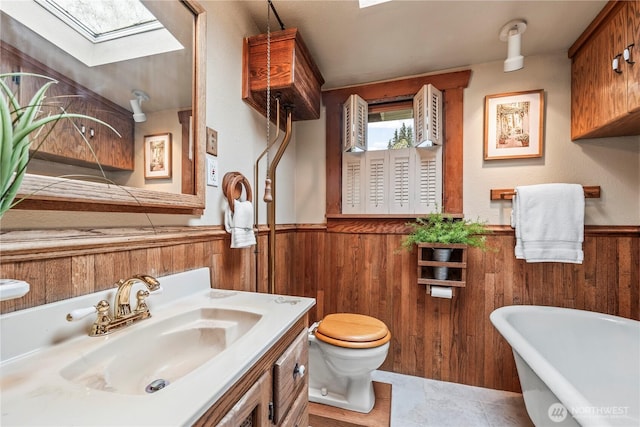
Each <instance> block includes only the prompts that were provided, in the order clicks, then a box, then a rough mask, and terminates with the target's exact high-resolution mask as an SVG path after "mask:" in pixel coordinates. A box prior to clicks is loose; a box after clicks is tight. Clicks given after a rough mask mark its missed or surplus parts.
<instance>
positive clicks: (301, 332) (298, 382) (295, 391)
mask: <svg viewBox="0 0 640 427" xmlns="http://www.w3.org/2000/svg"><path fill="white" fill-rule="evenodd" d="M307 322H308V318H307V316H306V315H305V316H304V318H302V319H300V320H299V321H298V322H296V324H295V325H294V326H293V327H292V328H291V329H289V331H287V332H286V333H285V335H284V336H283V337H282V338H280V339H279V340H278V341H277V342H276V344H275V345H274V346H273V347H272V348H271V349H269V350H268V351H267V353H266V354H265V355H264V356H262V357H261V358H260V360H259V361H258V362H257V363H255V364H254V365H253V366H252V367H251V369H250V370H249V371H248V372H247V373H246V374H245V375H244V376H243V377H242V378H241V379H240V380H239V381H238V382H237V383H236V384H235V385H234V386H233V387H231V389H230V390H229V391H228V392H227V393H225V394H224V395H223V396H222V397H221V398H220V399H219V400H218V401H217V402H216V403H215V404H214V405H213V406H212V407H211V408H209V409H208V410H207V411H206V413H205V414H204V415H203V416H202V417H200V419H199V420H198V421H196V423H195V424H194V426H199V427H205V426H216V427H240V426H242V427H249V426H253V427H271V426H282V427H303V426H304V427H307V426H308V425H309V411H308V404H309V379H308V374H307V372H306V368H307V366H308V358H309V344H308V338H307V328H306V325H307Z"/></svg>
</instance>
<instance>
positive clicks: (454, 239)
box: [402, 212, 490, 280]
mask: <svg viewBox="0 0 640 427" xmlns="http://www.w3.org/2000/svg"><path fill="white" fill-rule="evenodd" d="M407 225H408V226H409V227H411V228H412V232H411V233H410V234H409V235H408V236H407V237H405V239H404V240H403V242H402V246H403V247H404V248H405V249H408V250H412V249H413V247H414V246H415V245H417V244H420V243H437V244H442V245H453V244H462V245H467V246H471V247H476V248H480V249H482V250H483V251H484V250H487V249H488V247H487V242H486V241H487V237H486V236H485V234H487V233H489V232H490V231H489V229H488V228H487V226H486V223H484V222H480V221H472V220H468V219H456V218H454V217H453V216H451V215H448V214H443V213H442V212H436V213H432V214H429V215H427V216H425V217H421V218H416V220H415V221H414V222H410V223H407ZM452 251H453V248H452V247H450V248H447V247H441V248H433V260H435V261H443V262H446V261H449V259H450V258H451V253H452ZM447 273H448V269H447V267H434V276H435V278H436V279H438V280H445V279H446V278H447Z"/></svg>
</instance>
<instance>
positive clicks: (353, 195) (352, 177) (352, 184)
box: [342, 153, 365, 214]
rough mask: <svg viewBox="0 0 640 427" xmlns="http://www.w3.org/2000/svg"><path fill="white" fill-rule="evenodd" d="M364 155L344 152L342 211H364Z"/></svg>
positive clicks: (347, 212)
mask: <svg viewBox="0 0 640 427" xmlns="http://www.w3.org/2000/svg"><path fill="white" fill-rule="evenodd" d="M364 155H365V153H342V213H345V214H349V213H362V212H364V198H365V197H364V191H365V185H364V177H365V173H364Z"/></svg>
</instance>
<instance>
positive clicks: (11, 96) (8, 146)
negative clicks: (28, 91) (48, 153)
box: [0, 73, 117, 218]
mask: <svg viewBox="0 0 640 427" xmlns="http://www.w3.org/2000/svg"><path fill="white" fill-rule="evenodd" d="M22 77H31V78H42V79H45V83H44V84H43V85H42V86H41V87H40V88H39V89H38V90H37V91H36V93H35V94H34V95H33V98H31V100H30V101H29V102H28V104H27V105H23V106H21V105H20V101H19V99H18V96H17V95H16V94H15V93H13V92H12V91H11V89H10V87H9V85H7V83H6V81H5V79H15V78H22ZM56 83H57V81H56V80H54V79H52V78H50V77H47V76H43V75H39V74H32V73H7V74H0V166H1V167H2V168H1V169H0V218H2V216H3V215H4V214H5V212H6V211H8V210H9V209H11V208H12V207H13V206H15V205H16V204H17V203H19V202H20V201H19V200H18V201H15V198H16V195H17V194H18V189H19V188H20V184H21V183H22V180H23V178H24V175H25V173H26V171H27V165H28V164H29V161H30V156H29V151H30V150H33V151H37V150H38V147H40V145H41V144H42V143H43V142H44V141H45V140H46V136H47V134H45V135H40V132H41V131H42V129H43V127H44V126H45V125H47V124H49V123H54V124H55V123H56V122H57V121H59V120H64V119H72V118H80V119H86V120H92V121H94V122H97V123H100V124H103V125H105V126H107V127H109V128H110V129H111V130H113V131H114V132H116V133H117V131H116V130H115V129H114V128H113V127H111V126H110V125H108V124H107V123H105V122H103V121H101V120H98V119H96V118H94V117H91V116H87V115H84V114H74V113H67V112H66V111H65V110H64V109H63V108H61V111H60V113H58V114H50V115H43V114H42V112H41V108H42V107H43V106H44V105H45V104H44V100H45V98H46V93H47V90H48V89H49V88H50V87H51V85H53V84H56ZM36 139H37V141H36ZM85 142H86V144H87V145H88V147H89V149H90V150H91V151H92V152H93V149H92V148H91V145H90V144H89V142H88V141H87V140H86V139H85Z"/></svg>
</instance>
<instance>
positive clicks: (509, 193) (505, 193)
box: [490, 185, 600, 200]
mask: <svg viewBox="0 0 640 427" xmlns="http://www.w3.org/2000/svg"><path fill="white" fill-rule="evenodd" d="M582 188H584V197H585V198H587V199H599V198H600V186H599V185H592V186H586V185H584V186H582ZM515 195H516V190H515V189H513V188H492V189H491V193H490V197H491V200H511V199H513V196H515Z"/></svg>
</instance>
